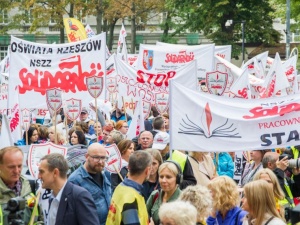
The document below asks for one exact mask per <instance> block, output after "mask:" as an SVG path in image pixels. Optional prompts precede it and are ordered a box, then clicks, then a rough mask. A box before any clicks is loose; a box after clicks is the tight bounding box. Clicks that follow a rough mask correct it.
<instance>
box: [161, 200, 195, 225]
mask: <svg viewBox="0 0 300 225" xmlns="http://www.w3.org/2000/svg"><path fill="white" fill-rule="evenodd" d="M178 212H180V213H178ZM158 215H159V219H160V221H162V220H163V219H171V220H173V221H174V222H175V224H176V225H195V224H196V222H197V210H196V208H195V207H194V206H193V205H192V204H191V203H189V202H184V201H179V200H177V201H175V202H167V203H164V204H162V205H161V207H160V208H159V212H158Z"/></svg>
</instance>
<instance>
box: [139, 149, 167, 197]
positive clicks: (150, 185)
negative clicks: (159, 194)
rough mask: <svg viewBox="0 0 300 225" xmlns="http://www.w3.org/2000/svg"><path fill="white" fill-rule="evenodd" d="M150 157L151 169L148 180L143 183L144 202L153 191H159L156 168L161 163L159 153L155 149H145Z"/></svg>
mask: <svg viewBox="0 0 300 225" xmlns="http://www.w3.org/2000/svg"><path fill="white" fill-rule="evenodd" d="M144 151H147V152H149V153H150V154H151V155H152V168H151V173H150V176H149V179H148V180H146V181H145V182H144V183H143V196H144V198H145V201H147V199H148V198H149V196H150V195H151V193H152V192H153V191H155V190H160V185H159V175H158V168H159V167H160V165H161V164H162V163H163V160H162V157H161V155H160V152H159V151H158V150H157V149H153V148H147V149H146V150H144Z"/></svg>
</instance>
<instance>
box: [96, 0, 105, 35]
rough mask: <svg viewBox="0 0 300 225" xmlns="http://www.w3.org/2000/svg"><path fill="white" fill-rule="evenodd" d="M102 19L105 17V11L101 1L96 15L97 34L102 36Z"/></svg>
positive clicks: (100, 0)
mask: <svg viewBox="0 0 300 225" xmlns="http://www.w3.org/2000/svg"><path fill="white" fill-rule="evenodd" d="M102 17H103V10H102V0H99V2H98V6H97V15H96V21H97V24H96V31H97V34H100V33H101V32H102V31H103V30H102Z"/></svg>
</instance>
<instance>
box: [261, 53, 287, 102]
mask: <svg viewBox="0 0 300 225" xmlns="http://www.w3.org/2000/svg"><path fill="white" fill-rule="evenodd" d="M289 86H290V84H289V81H288V79H287V77H286V75H285V72H284V68H283V65H282V63H281V59H280V57H279V54H278V53H276V56H275V59H274V62H273V64H272V66H271V68H270V70H269V72H268V75H267V77H266V79H265V83H264V89H263V91H262V92H261V98H268V97H271V96H276V95H282V93H286V90H285V89H286V88H288V87H289ZM279 91H281V93H278V92H279Z"/></svg>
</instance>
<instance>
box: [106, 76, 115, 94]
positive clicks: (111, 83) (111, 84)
mask: <svg viewBox="0 0 300 225" xmlns="http://www.w3.org/2000/svg"><path fill="white" fill-rule="evenodd" d="M106 87H107V90H108V92H109V93H114V92H116V90H117V78H115V77H109V78H106Z"/></svg>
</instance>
